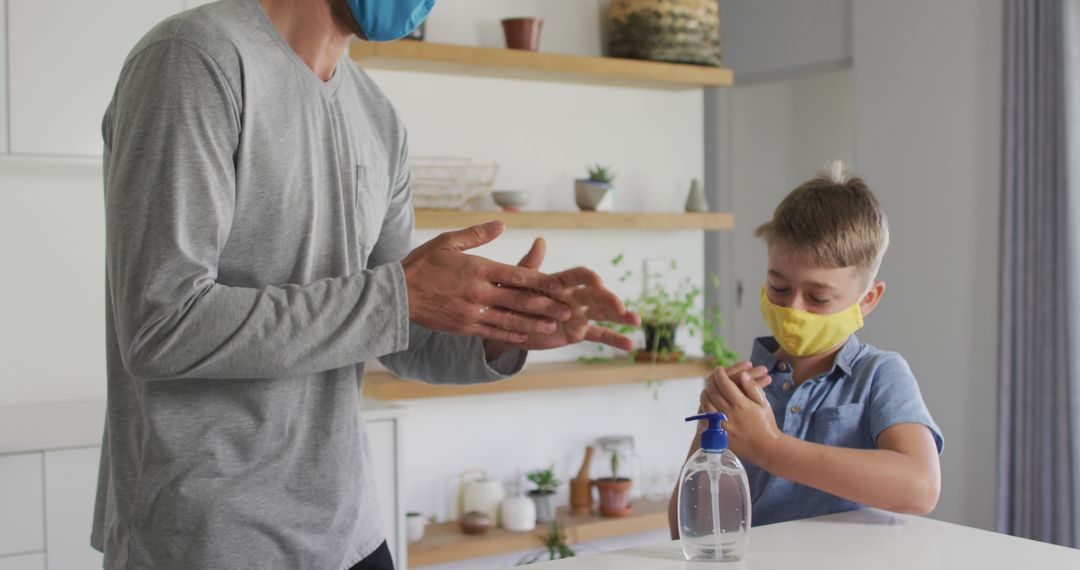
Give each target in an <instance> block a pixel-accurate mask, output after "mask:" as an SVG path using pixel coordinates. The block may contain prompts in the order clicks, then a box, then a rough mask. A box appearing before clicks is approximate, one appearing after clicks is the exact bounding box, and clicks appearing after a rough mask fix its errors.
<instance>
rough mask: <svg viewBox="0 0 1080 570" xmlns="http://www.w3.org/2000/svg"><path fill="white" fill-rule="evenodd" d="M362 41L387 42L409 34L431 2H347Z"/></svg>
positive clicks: (419, 21)
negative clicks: (363, 39)
mask: <svg viewBox="0 0 1080 570" xmlns="http://www.w3.org/2000/svg"><path fill="white" fill-rule="evenodd" d="M348 2H349V9H350V10H352V13H353V17H354V18H356V23H357V24H359V25H360V29H361V30H362V31H363V32H364V38H365V39H367V40H370V41H373V42H389V41H393V40H396V39H398V38H403V37H405V36H407V35H409V34H411V33H412V32H413V30H415V29H416V28H417V26H419V25H420V23H421V22H423V21H424V19H425V18H427V17H428V14H429V13H430V12H431V8H432V7H433V6H435V0H348Z"/></svg>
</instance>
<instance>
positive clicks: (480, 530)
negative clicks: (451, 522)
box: [458, 511, 492, 534]
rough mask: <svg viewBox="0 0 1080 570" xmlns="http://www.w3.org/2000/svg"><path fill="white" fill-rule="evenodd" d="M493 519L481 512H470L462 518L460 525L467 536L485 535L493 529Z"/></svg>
mask: <svg viewBox="0 0 1080 570" xmlns="http://www.w3.org/2000/svg"><path fill="white" fill-rule="evenodd" d="M491 523H492V520H491V517H489V516H487V513H482V512H480V511H469V512H467V513H465V514H464V515H462V516H461V520H459V521H458V524H459V525H461V531H462V532H464V533H465V534H484V533H485V532H487V531H488V529H489V528H491Z"/></svg>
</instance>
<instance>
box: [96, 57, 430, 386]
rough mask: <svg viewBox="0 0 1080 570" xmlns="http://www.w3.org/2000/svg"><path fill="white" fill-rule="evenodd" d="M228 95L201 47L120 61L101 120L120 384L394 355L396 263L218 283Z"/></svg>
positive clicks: (231, 181) (403, 333)
mask: <svg viewBox="0 0 1080 570" xmlns="http://www.w3.org/2000/svg"><path fill="white" fill-rule="evenodd" d="M238 93H239V91H238V89H237V88H235V86H232V85H231V84H230V83H229V81H228V79H227V77H226V75H225V73H223V72H222V70H221V68H220V67H219V66H218V64H217V62H216V61H215V60H214V58H212V57H211V56H210V55H209V54H208V53H206V52H205V51H204V50H203V49H201V48H200V47H198V46H196V45H194V44H191V43H189V42H186V41H184V40H182V39H170V40H165V41H161V42H158V43H156V44H152V45H150V46H148V47H146V48H145V49H143V50H142V51H141V52H139V53H138V54H136V55H135V56H133V57H132V59H131V60H129V62H128V63H127V64H126V65H125V68H124V70H123V72H122V74H121V78H120V81H119V83H118V85H117V90H116V93H115V95H114V98H113V102H112V104H111V105H110V107H109V110H108V111H107V112H106V115H105V121H104V124H103V134H104V137H105V147H106V151H105V168H104V171H105V219H106V254H105V256H106V281H107V293H108V296H109V299H108V302H109V303H108V304H109V314H108V317H109V318H110V319H112V321H113V323H114V326H115V329H116V332H117V341H118V343H119V349H120V353H121V356H122V359H123V363H124V366H125V368H126V369H127V371H128V373H130V374H131V375H132V376H133V377H136V378H140V379H144V380H155V379H179V378H200V379H205V378H282V377H294V376H299V375H306V374H313V373H317V372H322V371H326V370H332V369H337V368H342V367H345V366H350V365H355V364H356V363H358V362H361V361H363V360H366V359H368V358H375V357H378V356H381V355H383V354H389V353H392V352H397V351H400V350H402V349H404V348H406V347H407V343H408V339H409V327H408V308H407V307H408V305H407V303H408V300H407V299H406V298H403V297H405V280H404V274H403V273H402V271H401V267H400V265H397V266H395V265H387V266H385V267H380V268H376V269H373V270H369V271H360V272H357V273H355V274H352V275H347V276H342V277H337V278H329V279H321V280H318V281H315V282H312V283H309V284H306V285H302V286H301V285H290V284H281V285H278V286H267V287H261V288H248V287H233V286H228V285H224V284H222V283H219V282H218V281H217V277H218V262H219V257H220V255H221V252H222V249H223V248H224V246H225V243H226V242H227V240H228V236H229V232H230V228H231V224H232V218H233V213H234V210H235V199H236V196H235V192H236V179H235V164H234V156H235V153H236V149H237V146H238V144H239V142H238V141H239V138H240V129H241V127H240V125H241V107H242V105H241V103H239V102H238V101H241V100H240V99H239V95H238Z"/></svg>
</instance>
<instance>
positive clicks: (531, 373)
mask: <svg viewBox="0 0 1080 570" xmlns="http://www.w3.org/2000/svg"><path fill="white" fill-rule="evenodd" d="M712 370H713V365H712V364H711V363H709V362H706V361H704V360H687V361H686V362H675V363H670V364H659V363H658V364H649V363H631V362H627V361H625V360H617V361H614V362H595V363H585V362H577V361H574V362H541V363H537V364H527V365H526V367H525V370H522V371H521V373H519V374H518V375H517V376H514V377H513V378H509V379H507V380H503V381H500V382H487V383H484V384H464V385H455V384H424V383H421V382H413V381H408V380H402V379H400V378H398V377H396V376H394V375H393V374H391V373H389V372H383V371H379V372H368V373H367V374H365V375H364V397H365V398H374V399H377V400H383V401H391V400H414V399H417V398H448V397H454V396H476V395H480V394H505V393H509V392H528V391H533V390H559V389H565V388H584V387H587V386H614V385H619V384H640V383H644V382H649V381H652V380H675V379H680V378H704V377H706V376H708V375H709V374H710V373H711V372H712Z"/></svg>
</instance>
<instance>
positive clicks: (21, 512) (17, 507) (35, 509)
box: [0, 453, 45, 556]
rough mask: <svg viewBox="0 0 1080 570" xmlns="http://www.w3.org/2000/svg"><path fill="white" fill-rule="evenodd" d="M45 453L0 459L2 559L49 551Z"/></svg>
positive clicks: (2, 457) (21, 454) (5, 456)
mask: <svg viewBox="0 0 1080 570" xmlns="http://www.w3.org/2000/svg"><path fill="white" fill-rule="evenodd" d="M41 478H42V475H41V454H40V453H20V454H17V455H3V456H0V482H2V483H0V556H4V555H8V554H25V553H27V552H41V551H43V550H45V535H44V532H43V529H44V528H45V521H44V519H43V518H42V517H44V509H43V506H42V500H43V496H42V483H41Z"/></svg>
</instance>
